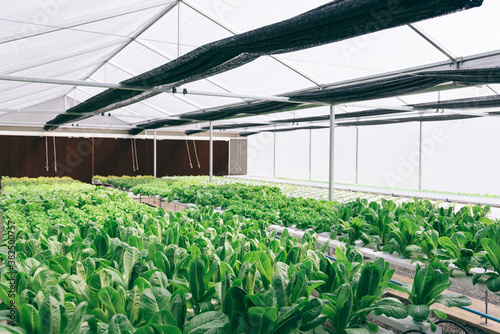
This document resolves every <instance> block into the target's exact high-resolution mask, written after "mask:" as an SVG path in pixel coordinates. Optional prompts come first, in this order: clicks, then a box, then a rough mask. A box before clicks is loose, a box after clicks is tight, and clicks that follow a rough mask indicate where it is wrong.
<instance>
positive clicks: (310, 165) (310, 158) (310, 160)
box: [309, 129, 312, 181]
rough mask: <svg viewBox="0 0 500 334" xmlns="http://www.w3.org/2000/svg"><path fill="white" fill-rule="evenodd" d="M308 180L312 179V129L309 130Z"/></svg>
mask: <svg viewBox="0 0 500 334" xmlns="http://www.w3.org/2000/svg"><path fill="white" fill-rule="evenodd" d="M309 181H312V129H310V130H309Z"/></svg>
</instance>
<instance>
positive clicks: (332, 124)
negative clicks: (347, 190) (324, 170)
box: [328, 105, 335, 201]
mask: <svg viewBox="0 0 500 334" xmlns="http://www.w3.org/2000/svg"><path fill="white" fill-rule="evenodd" d="M334 142H335V107H334V106H333V105H331V106H330V169H329V171H330V174H329V178H328V186H329V189H328V194H329V196H328V198H329V199H330V201H333V198H334V194H333V192H334V185H333V183H334V175H333V168H334V167H335V154H334V153H335V145H334Z"/></svg>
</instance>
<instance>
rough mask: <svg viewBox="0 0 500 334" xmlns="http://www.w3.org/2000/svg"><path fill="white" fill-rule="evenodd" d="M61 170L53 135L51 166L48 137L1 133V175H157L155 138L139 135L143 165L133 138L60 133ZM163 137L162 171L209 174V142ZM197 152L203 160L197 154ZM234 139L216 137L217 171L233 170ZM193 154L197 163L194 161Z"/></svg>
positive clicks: (86, 179) (80, 177)
mask: <svg viewBox="0 0 500 334" xmlns="http://www.w3.org/2000/svg"><path fill="white" fill-rule="evenodd" d="M55 142H56V153H57V172H56V171H55V165H56V163H55V161H54V142H53V137H48V139H47V144H48V145H47V146H48V159H49V170H48V171H47V170H46V168H45V165H46V149H45V137H35V136H33V137H27V136H0V176H11V177H23V176H28V177H39V176H69V177H72V178H74V179H76V180H80V181H83V182H90V181H91V180H92V158H93V159H94V175H118V176H121V175H153V171H154V170H153V140H146V139H137V140H136V145H137V158H138V162H139V169H138V170H135V171H134V167H133V165H132V148H131V145H130V143H131V140H130V139H109V138H106V139H102V138H94V153H93V154H92V138H63V137H56V138H55ZM187 143H188V146H189V154H188V150H187V148H186V140H159V141H158V142H157V145H158V147H157V149H158V170H157V175H158V176H173V175H208V170H209V168H208V163H209V142H208V141H201V140H200V141H193V140H188V141H187ZM194 145H196V153H197V154H198V159H199V163H200V166H199V167H198V162H197V160H196V154H195V146H194ZM228 152H229V143H228V142H226V141H215V142H214V175H227V169H228V158H229V157H228V154H229V153H228ZM189 157H191V163H192V168H191V166H190V163H189Z"/></svg>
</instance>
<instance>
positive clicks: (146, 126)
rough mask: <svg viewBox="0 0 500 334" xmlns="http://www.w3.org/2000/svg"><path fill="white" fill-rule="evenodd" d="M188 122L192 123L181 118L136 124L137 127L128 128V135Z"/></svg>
mask: <svg viewBox="0 0 500 334" xmlns="http://www.w3.org/2000/svg"><path fill="white" fill-rule="evenodd" d="M189 123H192V122H191V121H188V120H183V119H164V120H161V121H155V122H148V123H142V124H139V125H137V127H135V128H133V129H130V130H129V132H128V133H129V134H130V135H133V136H135V135H138V134H139V133H141V132H142V131H144V130H154V129H159V128H162V127H164V126H180V125H186V124H189Z"/></svg>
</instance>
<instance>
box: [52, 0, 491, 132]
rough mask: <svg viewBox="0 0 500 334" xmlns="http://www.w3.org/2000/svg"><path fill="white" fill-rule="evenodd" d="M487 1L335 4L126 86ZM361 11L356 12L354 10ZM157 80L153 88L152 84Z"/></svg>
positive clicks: (85, 109)
mask: <svg viewBox="0 0 500 334" xmlns="http://www.w3.org/2000/svg"><path fill="white" fill-rule="evenodd" d="M481 3H482V0H470V1H467V0H462V1H431V2H426V3H422V2H413V1H407V2H406V3H405V6H400V7H399V8H397V9H394V8H393V6H391V4H390V3H379V2H377V1H372V2H366V3H361V2H356V1H351V2H335V1H334V2H330V3H327V4H325V5H324V6H320V7H317V8H315V9H314V10H313V11H308V12H306V13H303V14H301V15H298V16H295V17H293V18H292V19H289V20H286V21H281V22H279V23H276V24H274V25H268V26H264V27H262V28H259V29H256V30H252V31H250V32H247V33H245V34H241V35H237V36H234V37H232V38H226V39H222V40H218V41H216V42H213V43H210V44H207V45H205V46H203V47H200V48H197V49H196V50H195V51H193V52H190V53H189V54H186V55H183V57H182V58H179V59H178V60H177V61H175V62H170V63H167V64H166V65H163V66H161V67H159V68H156V69H154V70H151V71H148V72H145V73H143V74H141V75H140V76H137V77H134V78H131V79H130V80H127V81H124V82H122V83H123V84H130V85H147V86H149V85H155V86H158V85H169V86H170V87H175V85H179V84H182V83H185V82H192V81H195V80H199V79H201V78H205V77H206V76H208V75H214V74H216V73H222V72H227V71H229V70H231V69H233V70H234V69H236V68H238V67H240V66H242V65H244V64H247V63H249V62H251V61H253V60H255V59H257V58H258V57H260V56H264V55H270V54H279V53H285V52H292V51H297V50H302V49H306V48H310V47H315V46H319V45H324V44H328V43H332V42H335V41H339V40H343V39H346V38H349V37H353V36H357V35H362V34H364V33H366V31H363V29H364V30H367V29H368V25H367V23H366V21H367V20H368V21H370V23H373V24H372V26H371V28H370V29H371V30H370V31H378V30H384V29H388V28H391V27H395V26H400V25H403V24H406V23H409V22H414V21H419V20H422V19H425V18H429V17H435V16H439V15H444V14H449V13H452V12H455V11H457V10H462V9H468V8H471V7H476V6H480V5H481ZM355 9H356V10H355ZM383 11H384V12H388V13H389V16H390V18H389V20H385V21H383V22H380V21H377V22H378V23H375V21H376V20H377V19H376V18H375V17H374V14H373V13H374V12H376V13H379V12H383ZM151 80H154V82H155V83H154V84H152V83H151V82H147V83H146V82H145V81H151ZM155 94H157V93H152V92H148V93H140V92H132V91H128V92H117V91H114V90H108V91H107V92H106V93H105V94H101V95H100V96H98V97H95V98H93V99H91V100H89V101H88V102H86V103H83V104H81V105H79V106H77V107H75V108H73V109H72V110H71V112H77V113H80V114H82V116H74V115H68V114H66V115H61V116H60V117H57V119H55V120H53V121H52V125H47V126H46V127H44V128H45V129H46V130H53V129H54V128H55V124H63V123H65V122H68V121H72V120H76V119H82V118H85V117H88V113H90V112H92V111H101V110H112V109H115V108H117V107H121V106H124V105H126V104H130V103H134V102H137V101H138V100H141V99H145V98H147V97H151V96H154V95H155Z"/></svg>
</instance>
